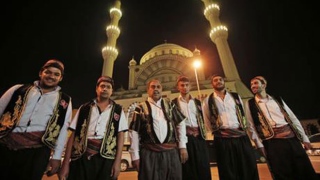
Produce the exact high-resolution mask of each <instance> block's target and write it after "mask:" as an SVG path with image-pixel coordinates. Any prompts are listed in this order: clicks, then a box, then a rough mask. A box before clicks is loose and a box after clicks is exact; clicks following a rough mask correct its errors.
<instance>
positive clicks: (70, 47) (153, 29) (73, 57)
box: [0, 0, 320, 119]
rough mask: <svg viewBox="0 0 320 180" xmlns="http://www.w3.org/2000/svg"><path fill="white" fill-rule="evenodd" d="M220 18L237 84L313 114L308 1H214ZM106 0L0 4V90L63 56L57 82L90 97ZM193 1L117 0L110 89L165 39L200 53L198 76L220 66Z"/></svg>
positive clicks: (312, 8) (315, 29)
mask: <svg viewBox="0 0 320 180" xmlns="http://www.w3.org/2000/svg"><path fill="white" fill-rule="evenodd" d="M215 2H218V3H219V5H220V10H221V11H220V20H221V22H222V23H223V24H224V25H226V26H227V27H228V29H229V38H228V42H229V46H230V49H231V52H232V54H233V57H234V60H235V63H236V65H237V67H238V72H239V75H240V77H241V79H242V80H243V82H244V83H245V84H246V85H248V86H249V81H250V79H251V78H252V77H254V76H256V75H263V76H265V77H266V78H267V80H268V92H269V93H270V94H278V95H281V96H282V97H283V98H284V100H285V102H286V103H287V104H288V105H289V106H290V107H291V109H292V110H293V111H294V112H295V113H296V115H297V116H298V117H299V118H301V119H308V118H319V117H320V116H319V115H320V105H319V104H320V98H319V95H318V91H317V90H316V86H318V85H317V84H319V80H318V79H319V70H318V67H317V66H316V63H318V62H317V61H318V59H319V55H318V53H319V48H318V47H319V46H317V43H319V40H320V39H319V32H320V31H319V18H318V17H319V10H318V6H317V5H316V1H303V0H268V1H267V0H259V1H252V0H221V1H215ZM113 3H114V1H113V0H105V1H102V0H99V1H92V0H90V1H89V0H68V1H66V0H55V1H53V0H46V1H43V0H28V1H22V0H15V1H10V2H8V1H6V3H5V4H3V5H1V12H0V13H1V14H0V15H1V16H0V18H1V27H2V28H1V29H2V31H1V32H2V33H1V35H2V37H1V41H0V44H1V46H0V55H1V59H2V60H1V71H0V94H3V93H4V92H5V90H6V89H8V88H9V87H11V86H12V85H15V84H17V83H30V82H33V81H34V80H36V79H37V78H38V72H39V70H40V67H41V66H42V65H43V64H44V63H45V62H46V61H47V60H48V59H51V58H57V59H60V60H61V61H63V62H64V64H65V66H66V70H65V71H66V74H65V77H64V80H63V81H62V83H61V84H60V85H61V86H62V88H63V90H64V91H65V92H66V93H68V94H69V95H71V96H72V98H73V105H74V108H78V107H79V105H80V104H81V103H84V102H86V101H88V100H90V99H91V98H94V97H95V83H96V80H97V78H98V77H99V76H100V75H101V72H102V64H103V58H102V55H101V49H102V48H103V47H104V46H105V45H106V42H107V36H106V34H105V28H106V26H107V25H108V24H109V22H110V17H109V8H110V7H111V6H112V5H113ZM203 8H204V5H203V3H202V2H201V0H162V1H153V0H151V1H146V0H123V1H122V6H121V9H122V12H123V16H122V18H121V20H120V22H119V26H120V29H121V34H120V37H119V38H118V41H117V47H118V50H119V56H118V58H117V60H116V62H115V66H114V74H113V77H114V79H115V81H116V88H120V87H123V88H125V89H126V88H127V86H128V82H127V81H128V63H129V61H130V59H131V58H132V57H134V58H135V59H136V60H137V61H139V60H140V58H141V57H142V56H143V54H144V53H146V52H147V51H149V50H150V49H151V48H153V47H154V46H156V45H159V44H162V43H164V42H165V41H167V42H168V43H175V44H178V45H181V46H183V47H185V48H187V49H189V50H191V51H193V50H194V48H195V47H197V48H198V49H199V50H200V51H201V54H202V56H203V63H204V65H205V67H206V68H205V71H206V77H209V76H210V75H211V74H213V73H217V72H218V73H219V72H222V69H221V64H220V60H219V58H218V55H217V51H216V46H215V45H214V44H213V43H212V41H211V40H210V38H209V35H208V32H209V31H210V25H209V22H208V21H207V20H206V19H205V17H204V15H203Z"/></svg>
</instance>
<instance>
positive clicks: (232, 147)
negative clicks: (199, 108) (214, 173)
mask: <svg viewBox="0 0 320 180" xmlns="http://www.w3.org/2000/svg"><path fill="white" fill-rule="evenodd" d="M211 84H212V87H213V93H212V94H210V95H209V96H208V97H206V99H204V101H203V103H202V104H203V114H204V121H205V123H206V125H207V127H208V129H207V130H208V132H212V134H213V136H214V141H213V143H214V147H215V149H216V157H217V165H218V172H219V178H220V180H230V179H245V180H258V179H259V173H258V168H257V163H256V157H255V153H254V149H253V146H252V144H251V141H250V139H249V136H248V135H247V132H250V136H251V137H254V134H255V132H254V131H253V128H251V126H250V124H249V122H248V121H246V118H245V115H244V109H243V104H242V100H241V98H240V96H239V95H238V94H237V93H234V92H227V90H226V88H225V81H224V78H223V77H222V76H221V75H213V76H212V78H211Z"/></svg>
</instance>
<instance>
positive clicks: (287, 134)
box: [273, 125, 295, 138]
mask: <svg viewBox="0 0 320 180" xmlns="http://www.w3.org/2000/svg"><path fill="white" fill-rule="evenodd" d="M273 131H274V137H273V138H293V137H294V136H295V134H294V132H293V131H292V130H291V128H290V126H289V125H284V126H281V127H276V128H273Z"/></svg>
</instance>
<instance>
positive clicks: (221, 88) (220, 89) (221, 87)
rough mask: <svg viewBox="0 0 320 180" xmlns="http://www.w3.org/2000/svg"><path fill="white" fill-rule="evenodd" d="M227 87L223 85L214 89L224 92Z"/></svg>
mask: <svg viewBox="0 0 320 180" xmlns="http://www.w3.org/2000/svg"><path fill="white" fill-rule="evenodd" d="M224 88H225V86H224V85H221V86H215V87H214V89H215V90H217V91H222V90H224Z"/></svg>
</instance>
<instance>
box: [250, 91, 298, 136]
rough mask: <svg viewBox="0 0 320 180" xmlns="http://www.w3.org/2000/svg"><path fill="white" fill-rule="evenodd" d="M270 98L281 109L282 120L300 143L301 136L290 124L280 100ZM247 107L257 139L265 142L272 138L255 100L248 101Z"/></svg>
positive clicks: (270, 129) (271, 130)
mask: <svg viewBox="0 0 320 180" xmlns="http://www.w3.org/2000/svg"><path fill="white" fill-rule="evenodd" d="M272 98H273V99H274V100H275V102H276V103H277V104H278V106H279V108H280V109H281V112H282V114H283V115H284V118H285V120H286V122H287V123H288V124H289V126H290V128H291V129H292V130H293V132H294V133H295V135H296V137H297V138H298V139H299V140H300V141H302V136H301V134H300V133H299V131H298V129H297V128H296V126H295V125H294V124H293V123H292V121H291V119H290V117H289V115H288V113H287V111H286V110H285V108H284V106H283V100H282V99H281V97H280V96H275V97H273V96H272ZM248 105H249V108H250V112H251V116H252V119H253V123H254V126H255V128H256V131H257V133H258V135H259V137H260V138H261V139H262V140H267V139H270V138H272V137H273V136H274V131H273V129H272V127H271V125H270V123H269V121H268V120H267V119H266V117H265V116H264V114H263V112H262V110H261V109H260V107H259V105H258V104H257V102H256V101H255V98H251V99H249V100H248Z"/></svg>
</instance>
